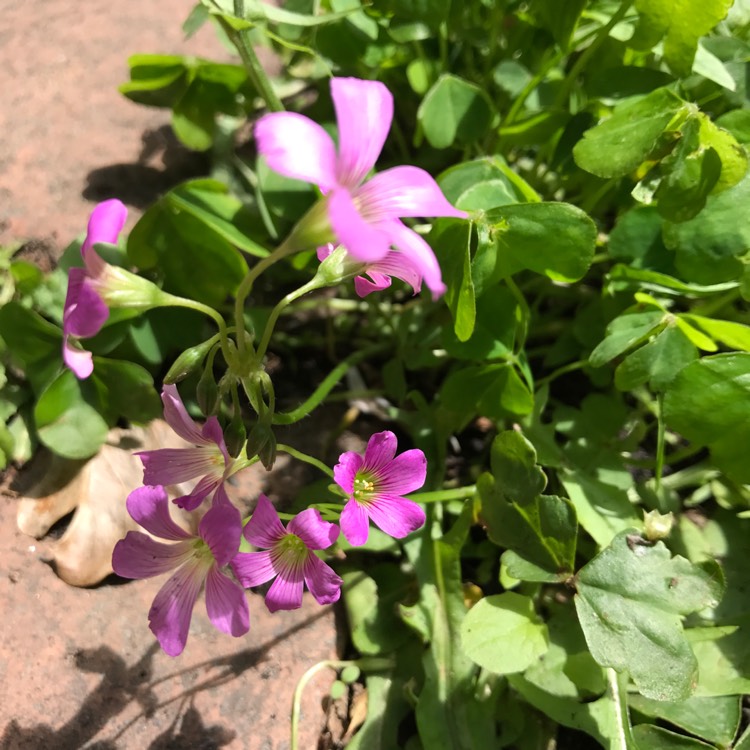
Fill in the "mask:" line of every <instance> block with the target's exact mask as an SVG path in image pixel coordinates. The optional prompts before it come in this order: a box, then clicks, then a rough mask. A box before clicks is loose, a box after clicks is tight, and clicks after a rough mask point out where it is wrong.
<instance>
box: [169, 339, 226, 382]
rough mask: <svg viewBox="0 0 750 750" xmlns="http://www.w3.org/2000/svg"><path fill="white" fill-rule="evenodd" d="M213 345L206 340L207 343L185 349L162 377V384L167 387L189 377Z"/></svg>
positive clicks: (210, 340) (211, 340)
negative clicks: (165, 384)
mask: <svg viewBox="0 0 750 750" xmlns="http://www.w3.org/2000/svg"><path fill="white" fill-rule="evenodd" d="M213 345H214V343H213V339H208V341H204V342H203V343H201V344H197V345H196V346H191V347H190V348H189V349H185V351H184V352H182V354H180V356H179V357H177V359H176V360H175V361H174V363H173V364H172V366H171V367H170V368H169V372H168V373H167V374H166V376H165V377H164V382H165V383H167V384H168V385H169V384H171V383H179V382H180V381H181V380H183V379H184V378H186V377H187V376H188V375H190V373H191V372H194V371H195V370H197V369H198V368H199V367H200V366H201V363H202V362H203V360H204V359H205V358H206V355H207V354H208V353H209V351H211V347H212V346H213Z"/></svg>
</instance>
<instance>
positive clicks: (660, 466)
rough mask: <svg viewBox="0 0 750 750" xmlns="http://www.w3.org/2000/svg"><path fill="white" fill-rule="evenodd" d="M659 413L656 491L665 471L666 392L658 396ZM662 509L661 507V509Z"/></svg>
mask: <svg viewBox="0 0 750 750" xmlns="http://www.w3.org/2000/svg"><path fill="white" fill-rule="evenodd" d="M656 398H657V414H656V420H657V421H656V424H657V432H656V466H655V468H654V483H655V485H656V491H657V492H658V491H659V489H661V476H662V473H663V472H664V443H665V436H666V426H665V424H664V394H663V393H660V394H659V395H658V396H657V397H656ZM660 510H661V509H660Z"/></svg>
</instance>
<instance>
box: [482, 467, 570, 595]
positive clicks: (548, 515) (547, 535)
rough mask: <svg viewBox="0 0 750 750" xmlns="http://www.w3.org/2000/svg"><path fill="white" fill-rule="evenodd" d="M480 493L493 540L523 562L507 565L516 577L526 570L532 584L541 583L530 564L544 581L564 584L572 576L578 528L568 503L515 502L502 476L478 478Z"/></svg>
mask: <svg viewBox="0 0 750 750" xmlns="http://www.w3.org/2000/svg"><path fill="white" fill-rule="evenodd" d="M477 490H478V493H479V497H480V498H481V500H482V508H481V516H482V520H483V521H484V523H485V525H486V527H487V533H488V535H489V537H490V539H491V540H492V541H493V542H495V544H497V545H499V546H501V547H505V548H506V549H508V550H511V551H512V552H514V553H515V555H517V556H518V558H520V560H519V559H516V558H514V557H510V558H509V559H508V560H507V561H506V562H508V563H509V564H510V566H511V567H512V568H513V569H514V570H515V572H516V573H519V574H521V573H524V570H526V572H527V573H530V574H531V575H532V576H533V578H532V580H539V578H540V574H539V572H538V571H534V570H530V569H529V568H528V567H524V566H525V564H528V565H532V566H535V567H536V568H538V569H541V570H543V571H545V572H546V573H547V575H546V576H544V577H543V580H552V581H563V580H565V579H567V578H568V577H569V576H570V575H571V573H572V572H573V569H574V564H575V551H576V536H577V532H578V525H577V522H576V514H575V511H574V509H573V506H572V505H571V504H570V502H569V501H568V500H566V499H564V498H560V497H556V496H554V495H538V496H536V497H534V498H533V499H531V500H527V501H525V502H513V501H511V500H509V499H508V497H507V496H506V494H505V486H504V484H503V481H502V476H498V477H495V478H493V477H492V476H491V475H490V474H483V475H482V476H480V477H479V481H478V483H477ZM513 575H514V576H515V573H514V574H513ZM516 577H520V576H516Z"/></svg>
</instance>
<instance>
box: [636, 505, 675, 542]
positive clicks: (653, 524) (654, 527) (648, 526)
mask: <svg viewBox="0 0 750 750" xmlns="http://www.w3.org/2000/svg"><path fill="white" fill-rule="evenodd" d="M673 526H674V515H673V514H672V512H671V511H670V512H669V513H665V514H664V513H659V511H658V510H650V511H649V512H648V513H646V512H645V511H644V513H643V533H644V534H645V535H646V539H648V540H649V541H650V542H657V541H659V539H665V538H666V537H668V536H669V534H670V532H671V531H672V527H673Z"/></svg>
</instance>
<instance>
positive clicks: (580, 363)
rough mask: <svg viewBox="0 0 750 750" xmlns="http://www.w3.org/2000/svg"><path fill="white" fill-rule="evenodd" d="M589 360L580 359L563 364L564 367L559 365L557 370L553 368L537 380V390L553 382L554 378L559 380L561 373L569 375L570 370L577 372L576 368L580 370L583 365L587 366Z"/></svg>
mask: <svg viewBox="0 0 750 750" xmlns="http://www.w3.org/2000/svg"><path fill="white" fill-rule="evenodd" d="M588 363H589V361H588V359H579V360H578V361H576V362H569V363H568V364H567V365H563V366H562V367H558V368H557V369H556V370H553V371H552V372H551V373H550V374H549V375H546V376H545V377H543V378H540V379H539V380H537V381H536V390H539V389H540V388H543V387H544V386H545V385H547V384H548V383H551V382H552V381H553V380H557V378H559V377H560V376H561V375H567V374H568V373H569V372H575V371H576V370H580V369H581V368H583V367H586V366H587V365H588Z"/></svg>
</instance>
